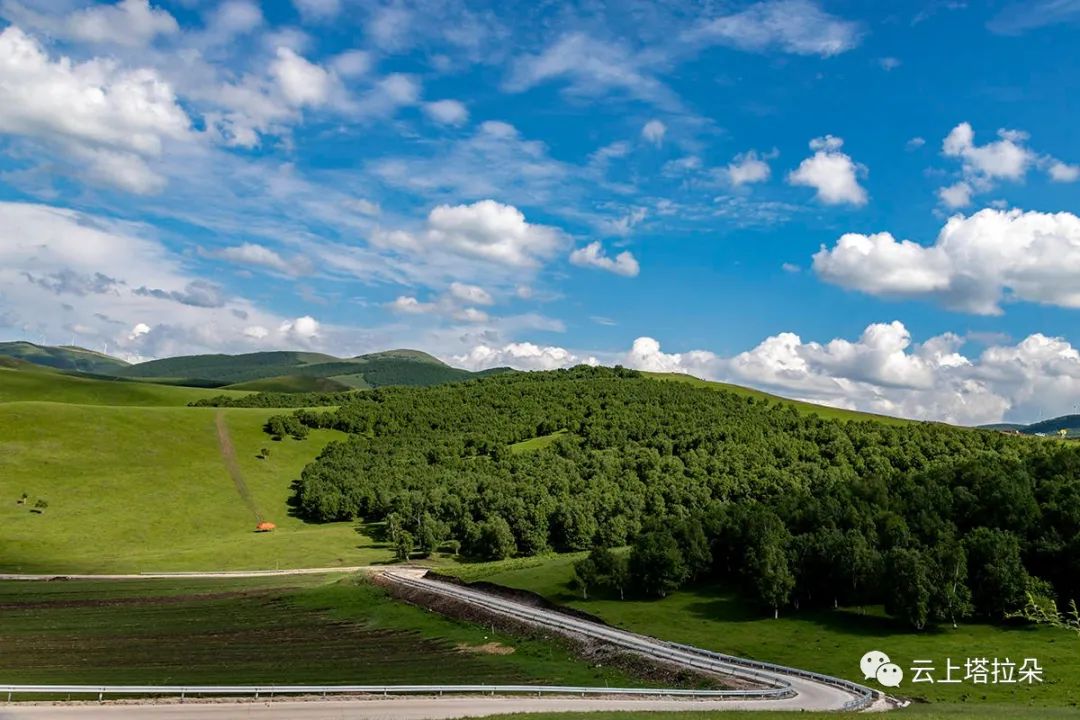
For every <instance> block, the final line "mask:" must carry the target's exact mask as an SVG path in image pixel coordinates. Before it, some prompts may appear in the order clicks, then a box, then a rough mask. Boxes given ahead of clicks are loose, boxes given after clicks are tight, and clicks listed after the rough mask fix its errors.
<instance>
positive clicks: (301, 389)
mask: <svg viewBox="0 0 1080 720" xmlns="http://www.w3.org/2000/svg"><path fill="white" fill-rule="evenodd" d="M349 387H350V386H349V385H346V384H345V383H341V382H337V381H336V380H333V379H331V378H328V377H305V376H303V375H279V376H277V377H269V378H262V379H259V380H248V381H247V382H242V383H236V384H234V385H229V386H228V388H229V389H230V390H250V391H253V392H287V393H306V392H340V391H341V390H348V389H349Z"/></svg>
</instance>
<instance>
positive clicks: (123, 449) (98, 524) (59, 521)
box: [0, 388, 389, 573]
mask: <svg viewBox="0 0 1080 720" xmlns="http://www.w3.org/2000/svg"><path fill="white" fill-rule="evenodd" d="M168 389H169V390H172V389H173V388H168ZM217 412H222V413H223V418H224V421H225V425H226V427H227V429H228V432H229V434H230V436H231V439H232V442H233V445H234V446H235V448H236V462H237V466H238V467H239V470H240V471H241V473H242V475H243V478H244V481H245V482H246V485H247V489H248V491H249V492H250V495H251V497H252V499H253V501H254V503H255V506H256V507H257V508H258V509H259V511H260V512H261V514H262V515H263V516H264V517H265V519H267V520H270V521H271V522H274V523H275V524H276V525H277V528H278V529H277V530H276V531H274V532H272V533H255V532H253V530H254V528H255V524H256V517H255V515H254V514H253V512H252V511H251V509H250V507H249V506H248V505H247V504H245V502H244V501H243V499H242V497H241V496H240V494H239V493H238V491H237V487H236V486H235V484H234V482H233V480H232V479H231V478H230V476H229V473H228V471H227V469H226V465H225V462H224V460H223V457H222V452H221V447H220V444H219V442H218V436H217V432H216V429H215V422H214V419H215V413H217ZM274 412H275V411H273V410H263V409H228V410H215V409H213V408H188V407H115V406H91V405H69V404H59V403H42V402H15V403H0V449H2V452H0V569H2V570H4V571H9V572H71V573H79V572H83V573H89V572H144V571H154V570H170V571H171V570H212V569H249V568H275V567H281V568H287V567H299V566H307V567H319V566H339V565H360V564H365V563H369V562H373V561H379V560H382V559H385V558H387V557H389V552H388V551H387V550H386V549H384V548H382V547H381V546H380V545H378V544H377V543H374V542H373V541H372V540H371V539H370V538H367V537H365V536H362V535H360V534H358V533H357V532H356V530H355V529H354V527H353V526H352V525H351V524H349V523H327V524H321V525H312V524H308V523H304V522H302V521H301V520H299V519H297V518H294V517H291V516H290V515H289V512H288V505H287V501H288V498H289V497H290V494H291V489H290V484H291V482H292V480H294V479H295V478H297V477H299V474H300V471H301V469H302V468H303V466H304V465H305V464H306V463H308V462H310V461H311V460H312V459H313V458H314V457H315V456H316V455H317V454H318V452H319V451H320V450H321V449H322V447H323V446H324V445H325V444H326V443H327V442H329V441H330V440H331V439H333V438H335V437H340V435H339V434H338V433H336V432H334V431H317V432H313V433H311V435H310V437H309V438H308V439H307V440H304V441H300V442H297V441H295V440H290V439H287V440H284V441H282V442H272V441H271V440H270V439H269V438H268V437H267V436H266V434H265V433H264V432H263V431H262V425H263V423H264V422H265V421H266V418H267V417H268V416H269V415H271V414H273V413H274ZM263 447H267V448H269V449H270V457H269V458H268V459H265V460H263V459H259V458H258V457H257V454H258V453H259V451H260V450H261V448H263ZM23 493H26V494H27V495H28V496H29V499H28V502H27V503H25V504H19V503H18V500H19V498H20V497H21V496H22V494H23ZM39 498H40V499H44V500H46V501H47V502H48V508H47V509H46V510H45V511H44V512H43V513H40V514H38V513H35V512H33V505H34V504H35V503H36V501H37V499H39Z"/></svg>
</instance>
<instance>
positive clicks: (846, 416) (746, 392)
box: [643, 372, 916, 425]
mask: <svg viewBox="0 0 1080 720" xmlns="http://www.w3.org/2000/svg"><path fill="white" fill-rule="evenodd" d="M643 374H644V375H647V376H648V377H651V378H653V379H654V380H663V381H671V382H684V383H688V384H690V385H694V386H696V387H705V388H710V389H712V390H726V391H727V392H730V393H735V394H736V395H740V396H742V397H752V398H755V399H757V400H769V401H770V402H781V403H784V404H786V405H791V406H792V407H794V408H795V409H797V410H799V411H800V412H805V413H808V414H809V413H813V414H815V415H818V416H819V417H823V418H827V419H829V420H856V421H860V422H861V421H866V420H875V421H878V422H884V423H888V424H890V425H904V424H907V423H912V422H916V421H914V420H906V419H904V418H897V417H892V416H889V415H876V414H874V413H864V412H859V411H857V410H846V409H844V408H834V407H828V406H827V405H817V404H815V403H808V402H803V401H801V400H790V399H788V398H785V397H780V396H779V395H772V394H770V393H767V392H764V391H762V390H754V389H753V388H748V387H743V386H742V385H732V384H730V383H722V382H715V381H713V380H702V379H701V378H696V377H694V376H693V375H684V374H682V373H657V372H646V373H643Z"/></svg>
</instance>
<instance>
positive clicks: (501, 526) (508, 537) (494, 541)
mask: <svg viewBox="0 0 1080 720" xmlns="http://www.w3.org/2000/svg"><path fill="white" fill-rule="evenodd" d="M479 530H480V533H479V540H478V546H477V548H476V554H477V555H478V556H479V557H482V558H484V559H485V560H505V559H506V558H508V557H513V556H514V553H515V552H517V544H516V543H515V542H514V533H513V532H511V531H510V524H509V523H508V522H506V520H505V519H503V517H502V516H501V515H494V516H492V517H490V518H488V519H487V520H485V521H484V522H482V523H480V528H479Z"/></svg>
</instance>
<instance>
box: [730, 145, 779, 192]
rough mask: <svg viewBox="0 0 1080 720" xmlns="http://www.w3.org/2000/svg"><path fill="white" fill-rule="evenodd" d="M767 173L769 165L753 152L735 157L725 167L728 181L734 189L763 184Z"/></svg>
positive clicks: (766, 178)
mask: <svg viewBox="0 0 1080 720" xmlns="http://www.w3.org/2000/svg"><path fill="white" fill-rule="evenodd" d="M769 172H770V170H769V164H768V163H767V162H765V161H764V160H763V159H761V158H760V157H759V156H758V154H757V152H756V151H754V150H749V151H747V152H745V153H742V154H739V155H736V156H735V158H734V160H732V161H731V162H730V163H729V164H728V166H727V177H728V181H729V182H730V183H731V184H732V185H734V186H735V187H740V186H742V185H748V184H751V183H759V182H765V181H766V180H768V179H769Z"/></svg>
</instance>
